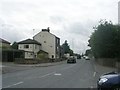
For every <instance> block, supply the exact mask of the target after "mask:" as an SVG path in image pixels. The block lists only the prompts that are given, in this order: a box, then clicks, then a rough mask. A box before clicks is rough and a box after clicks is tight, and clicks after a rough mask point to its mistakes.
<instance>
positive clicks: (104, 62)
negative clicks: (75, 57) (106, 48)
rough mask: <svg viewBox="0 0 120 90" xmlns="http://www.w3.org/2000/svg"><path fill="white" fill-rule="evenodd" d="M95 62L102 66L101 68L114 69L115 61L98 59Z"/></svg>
mask: <svg viewBox="0 0 120 90" xmlns="http://www.w3.org/2000/svg"><path fill="white" fill-rule="evenodd" d="M96 62H97V63H98V64H100V65H103V66H108V67H116V62H117V59H112V58H100V59H96Z"/></svg>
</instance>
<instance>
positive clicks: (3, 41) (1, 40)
mask: <svg viewBox="0 0 120 90" xmlns="http://www.w3.org/2000/svg"><path fill="white" fill-rule="evenodd" d="M0 42H2V43H6V44H10V42H8V41H6V40H4V39H2V38H0Z"/></svg>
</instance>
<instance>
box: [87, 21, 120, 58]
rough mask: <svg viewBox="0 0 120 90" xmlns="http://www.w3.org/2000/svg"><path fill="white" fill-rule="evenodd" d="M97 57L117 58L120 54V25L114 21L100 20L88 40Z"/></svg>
mask: <svg viewBox="0 0 120 90" xmlns="http://www.w3.org/2000/svg"><path fill="white" fill-rule="evenodd" d="M88 42H89V45H88V46H90V47H91V50H92V53H93V55H94V56H95V57H96V58H100V57H103V58H115V57H118V56H119V55H120V54H119V53H120V26H119V25H113V24H112V22H108V21H104V20H102V21H100V24H99V25H98V26H97V27H95V28H94V32H93V33H92V35H91V36H90V39H89V40H88Z"/></svg>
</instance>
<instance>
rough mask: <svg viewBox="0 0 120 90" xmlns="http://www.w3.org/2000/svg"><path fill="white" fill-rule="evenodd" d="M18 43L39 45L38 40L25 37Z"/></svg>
mask: <svg viewBox="0 0 120 90" xmlns="http://www.w3.org/2000/svg"><path fill="white" fill-rule="evenodd" d="M18 44H38V45H41V44H40V43H39V42H38V41H36V40H33V39H26V40H23V41H20V42H18Z"/></svg>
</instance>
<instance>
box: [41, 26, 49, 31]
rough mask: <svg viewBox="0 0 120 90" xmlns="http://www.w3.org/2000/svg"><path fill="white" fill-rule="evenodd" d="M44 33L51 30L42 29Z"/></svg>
mask: <svg viewBox="0 0 120 90" xmlns="http://www.w3.org/2000/svg"><path fill="white" fill-rule="evenodd" d="M42 31H44V32H50V28H49V27H48V28H47V29H42Z"/></svg>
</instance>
